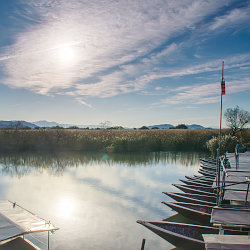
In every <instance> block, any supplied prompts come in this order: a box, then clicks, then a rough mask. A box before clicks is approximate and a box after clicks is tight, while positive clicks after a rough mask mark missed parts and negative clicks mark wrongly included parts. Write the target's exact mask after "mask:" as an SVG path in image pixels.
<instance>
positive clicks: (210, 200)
mask: <svg viewBox="0 0 250 250" xmlns="http://www.w3.org/2000/svg"><path fill="white" fill-rule="evenodd" d="M163 193H164V194H166V195H168V196H169V197H171V198H172V199H174V200H176V201H179V202H186V203H195V204H204V205H210V206H213V205H216V197H215V196H210V195H199V194H192V193H170V192H163Z"/></svg>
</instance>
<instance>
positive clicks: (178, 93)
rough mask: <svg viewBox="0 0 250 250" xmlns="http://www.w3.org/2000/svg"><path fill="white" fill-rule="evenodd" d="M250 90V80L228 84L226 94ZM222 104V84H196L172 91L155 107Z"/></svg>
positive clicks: (155, 104)
mask: <svg viewBox="0 0 250 250" xmlns="http://www.w3.org/2000/svg"><path fill="white" fill-rule="evenodd" d="M249 90H250V78H245V79H242V80H234V81H229V82H226V94H232V93H238V92H244V91H249ZM217 102H220V83H210V84H196V85H193V86H184V87H180V88H176V89H172V90H171V94H170V95H169V96H168V97H167V98H164V99H162V100H161V101H160V102H158V103H154V104H153V105H154V106H162V105H163V106H164V105H174V104H185V105H190V104H192V105H200V104H208V103H217Z"/></svg>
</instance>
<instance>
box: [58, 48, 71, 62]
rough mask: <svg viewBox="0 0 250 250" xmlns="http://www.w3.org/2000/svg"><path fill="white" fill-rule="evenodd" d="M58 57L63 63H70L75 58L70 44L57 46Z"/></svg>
mask: <svg viewBox="0 0 250 250" xmlns="http://www.w3.org/2000/svg"><path fill="white" fill-rule="evenodd" d="M57 50H58V58H59V61H60V62H61V63H63V64H72V63H73V61H74V58H75V51H74V49H73V48H72V46H69V45H64V46H60V47H58V49H57Z"/></svg>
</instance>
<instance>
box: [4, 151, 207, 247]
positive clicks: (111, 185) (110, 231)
mask: <svg viewBox="0 0 250 250" xmlns="http://www.w3.org/2000/svg"><path fill="white" fill-rule="evenodd" d="M200 157H204V155H201V154H198V153H167V152H161V153H147V154H132V155H131V154H119V155H117V154H115V155H112V154H111V155H108V154H84V155H78V154H57V155H5V156H0V199H1V200H12V201H15V202H17V203H18V204H20V205H21V206H23V207H25V208H27V209H29V210H31V211H32V212H34V213H35V214H37V215H39V216H40V217H43V218H45V219H48V220H50V221H51V222H52V223H53V224H54V225H55V226H57V227H59V228H60V230H58V231H56V232H55V233H54V234H52V236H51V237H50V249H58V250H59V249H60V250H64V249H65V250H78V249H79V250H80V249H81V250H82V249H86V250H97V249H98V250H100V249H102V250H111V249H112V250H113V249H114V250H128V249H141V248H140V247H141V241H142V239H143V238H145V239H146V245H145V250H146V249H148V250H154V249H158V250H163V249H164V250H167V249H171V248H173V246H172V245H171V244H169V243H168V242H167V241H165V240H163V239H161V238H160V237H159V236H157V235H155V234H154V233H152V232H151V231H149V230H148V229H146V228H145V227H143V226H141V225H139V224H137V223H136V220H138V219H142V220H154V221H157V220H159V221H161V220H163V219H165V218H167V217H169V216H171V215H174V214H175V212H173V211H171V209H170V208H168V207H167V206H166V205H163V204H161V201H167V200H171V199H170V198H168V197H167V196H166V195H164V194H162V191H177V189H176V188H175V187H173V186H172V185H171V184H172V183H177V182H179V181H178V180H179V178H183V177H184V175H192V174H194V173H197V170H198V167H199V158H200ZM27 238H28V239H30V240H31V241H32V242H34V243H35V244H37V245H38V246H39V247H40V248H42V249H46V247H47V245H46V244H47V233H38V234H33V235H32V236H29V237H27Z"/></svg>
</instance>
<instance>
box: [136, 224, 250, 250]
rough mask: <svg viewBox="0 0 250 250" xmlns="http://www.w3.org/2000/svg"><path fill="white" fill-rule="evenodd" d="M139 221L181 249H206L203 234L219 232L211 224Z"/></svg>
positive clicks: (244, 233) (236, 231)
mask: <svg viewBox="0 0 250 250" xmlns="http://www.w3.org/2000/svg"><path fill="white" fill-rule="evenodd" d="M137 223H139V224H141V225H143V226H145V227H147V228H148V229H150V230H151V231H152V232H154V233H156V234H157V235H159V236H160V237H161V238H163V239H165V240H167V241H168V242H170V243H171V244H173V245H174V246H176V247H179V248H181V249H195V250H196V249H205V244H204V240H203V237H202V234H218V233H219V229H218V228H215V227H210V226H202V225H194V224H185V223H177V222H152V221H141V220H138V221H137ZM224 233H225V234H234V235H235V234H243V235H246V234H247V233H246V232H241V231H238V230H225V231H224Z"/></svg>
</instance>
